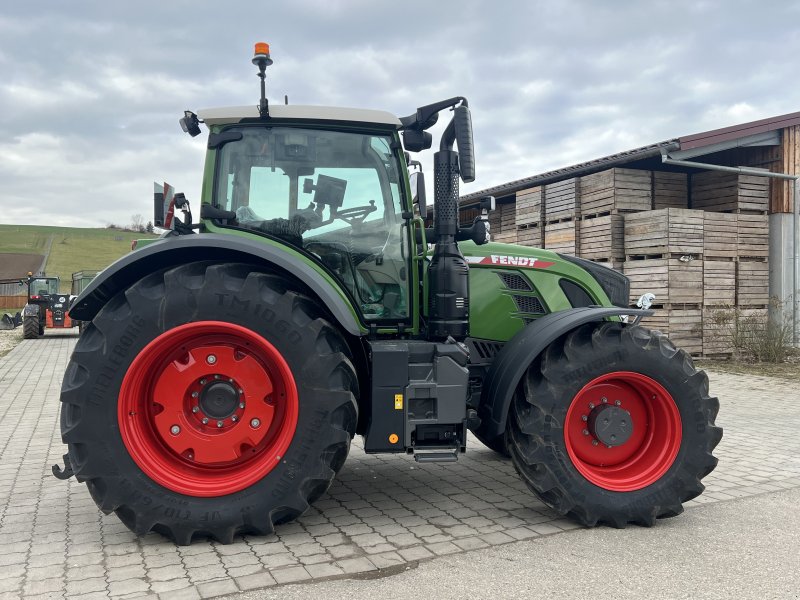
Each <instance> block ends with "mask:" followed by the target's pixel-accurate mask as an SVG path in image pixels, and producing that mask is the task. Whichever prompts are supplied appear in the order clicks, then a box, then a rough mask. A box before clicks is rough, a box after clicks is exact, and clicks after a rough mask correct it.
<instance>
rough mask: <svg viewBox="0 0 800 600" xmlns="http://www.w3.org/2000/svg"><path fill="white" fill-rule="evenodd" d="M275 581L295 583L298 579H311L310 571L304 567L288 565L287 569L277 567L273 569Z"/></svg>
mask: <svg viewBox="0 0 800 600" xmlns="http://www.w3.org/2000/svg"><path fill="white" fill-rule="evenodd" d="M271 574H272V576H273V577H274V578H275V581H276V582H277V583H279V584H283V583H295V582H297V581H305V580H306V579H311V575H309V573H308V571H306V570H305V568H303V567H286V568H285V569H275V570H273V571H271Z"/></svg>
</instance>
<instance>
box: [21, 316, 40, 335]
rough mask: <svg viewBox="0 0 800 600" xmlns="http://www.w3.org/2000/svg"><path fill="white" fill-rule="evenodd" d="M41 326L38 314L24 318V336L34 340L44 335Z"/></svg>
mask: <svg viewBox="0 0 800 600" xmlns="http://www.w3.org/2000/svg"><path fill="white" fill-rule="evenodd" d="M40 332H41V328H40V326H39V317H38V316H37V315H33V316H30V317H24V318H23V319H22V337H23V338H24V339H26V340H34V339H36V338H38V337H39V336H41V335H42V333H40Z"/></svg>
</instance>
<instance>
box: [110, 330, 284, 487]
mask: <svg viewBox="0 0 800 600" xmlns="http://www.w3.org/2000/svg"><path fill="white" fill-rule="evenodd" d="M298 412H299V408H298V401H297V387H296V385H295V381H294V377H293V376H292V372H291V370H290V369H289V365H288V364H287V363H286V361H285V360H284V358H283V356H282V355H281V353H280V352H278V350H277V349H276V348H275V347H274V346H273V345H272V344H270V343H269V342H268V341H267V340H265V339H264V338H263V337H261V336H260V335H258V334H256V333H254V332H252V331H250V330H249V329H246V328H244V327H240V326H238V325H234V324H232V323H224V322H220V321H199V322H196V323H188V324H186V325H181V326H179V327H175V328H174V329H170V330H169V331H167V332H165V333H163V334H161V335H160V336H158V337H157V338H155V339H154V340H153V341H152V342H150V343H149V344H148V345H147V346H145V348H144V349H143V350H142V351H141V352H140V353H139V355H138V356H137V357H136V358H135V359H134V361H133V363H132V364H131V366H130V368H129V369H128V372H127V374H126V375H125V378H124V379H123V381H122V386H121V388H120V395H119V403H118V415H117V416H118V421H119V428H120V433H121V435H122V441H123V442H124V444H125V447H126V448H127V450H128V452H129V454H130V456H131V458H133V460H134V461H135V462H136V464H137V465H138V466H139V468H140V469H142V471H144V472H145V473H146V474H147V476H148V477H150V478H151V479H153V480H154V481H156V482H157V483H159V484H161V485H163V486H164V487H166V488H169V489H170V490H173V491H175V492H178V493H181V494H186V495H188V496H201V497H210V496H220V495H225V494H232V493H234V492H238V491H240V490H243V489H245V488H247V487H249V486H251V485H253V484H254V483H256V482H257V481H259V480H260V479H261V478H263V477H264V476H265V475H266V474H267V473H269V472H270V471H271V470H272V469H273V468H274V467H275V466H276V465H277V464H278V462H279V461H280V460H281V458H282V457H283V456H284V454H285V453H286V449H287V448H288V447H289V444H290V443H291V441H292V437H293V436H294V432H295V428H296V426H297V416H298Z"/></svg>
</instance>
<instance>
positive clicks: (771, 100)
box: [0, 0, 800, 226]
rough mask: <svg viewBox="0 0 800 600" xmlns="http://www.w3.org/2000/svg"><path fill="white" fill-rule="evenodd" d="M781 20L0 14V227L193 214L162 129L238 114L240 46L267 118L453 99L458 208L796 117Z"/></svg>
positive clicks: (651, 8) (351, 0) (242, 77)
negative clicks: (180, 194)
mask: <svg viewBox="0 0 800 600" xmlns="http://www.w3.org/2000/svg"><path fill="white" fill-rule="evenodd" d="M798 16H800V9H798V4H797V3H773V4H771V5H769V7H765V6H764V5H763V4H760V3H757V2H750V1H745V0H732V1H729V2H722V1H721V0H719V1H715V2H711V1H707V2H692V1H689V0H685V1H679V0H675V1H656V2H636V1H634V0H621V1H617V2H613V3H598V2H591V1H590V0H583V1H578V0H567V1H562V2H552V1H542V0H533V1H531V2H525V3H522V2H489V1H479V0H466V1H461V2H455V1H443V2H430V1H426V2H423V1H419V0H409V1H407V2H404V3H403V4H401V5H397V4H388V3H377V2H372V1H367V0H335V1H331V0H302V1H297V2H293V3H291V4H289V3H274V2H273V3H252V2H248V1H246V0H231V1H229V2H226V3H225V7H224V10H223V9H222V8H221V5H220V4H219V3H214V2H202V1H201V2H197V1H192V2H189V1H188V0H180V1H176V2H154V1H152V0H143V1H141V2H137V3H127V4H119V3H110V2H104V1H101V0H75V1H72V2H69V3H48V5H47V7H46V8H43V7H42V6H41V5H40V4H39V5H37V4H31V3H11V4H10V5H9V6H8V7H6V10H5V11H4V14H3V15H2V16H0V66H1V67H2V71H3V77H2V79H0V181H2V187H0V209H2V215H3V217H2V218H3V220H4V221H7V222H14V223H34V222H45V223H57V224H71V225H86V226H96V225H103V224H105V223H106V222H109V221H114V222H126V221H127V220H129V219H130V215H131V214H135V213H142V214H144V215H149V214H150V205H151V199H150V194H151V182H152V181H153V180H164V179H166V180H167V181H169V182H170V183H172V184H174V185H175V186H176V187H177V188H178V189H179V190H182V191H184V192H186V193H187V195H188V196H189V198H190V199H192V200H195V201H197V200H198V199H199V194H200V185H201V177H202V164H203V153H204V143H203V140H202V138H197V139H194V140H192V139H190V138H189V137H188V136H185V135H184V134H183V133H182V132H181V131H180V129H179V127H178V125H177V119H178V117H180V116H181V114H182V111H183V110H184V109H187V108H192V109H199V108H204V107H209V106H226V105H241V104H248V103H250V104H255V103H256V101H257V97H258V80H257V78H256V76H255V69H254V68H253V66H252V65H251V64H250V61H249V57H250V53H251V51H252V43H253V42H255V41H259V40H264V41H268V42H270V43H271V46H272V54H273V58H274V59H275V65H274V66H273V67H271V68H270V69H269V71H268V91H269V94H270V98H271V101H272V102H273V103H274V102H281V101H282V100H283V96H284V94H288V96H289V100H290V102H292V103H293V104H328V105H342V106H356V107H365V108H378V109H384V110H388V111H390V112H393V113H395V114H398V115H406V114H410V113H411V112H413V111H414V110H415V108H416V107H417V106H419V105H422V104H426V103H430V102H433V101H436V100H439V99H442V98H447V97H452V96H455V95H463V96H466V97H467V98H469V101H470V106H471V107H472V111H473V124H474V131H475V142H476V154H477V173H478V178H477V180H476V182H475V183H473V184H469V185H467V186H463V188H462V191H463V192H470V191H477V190H479V189H482V188H486V187H490V186H493V185H497V184H500V183H503V182H505V181H509V180H512V179H518V178H522V177H527V176H530V175H533V174H535V173H538V172H541V171H544V170H548V169H552V168H557V167H561V166H566V165H568V164H572V163H575V162H579V161H583V160H589V159H592V158H596V157H599V156H603V155H606V154H610V153H613V152H617V151H621V150H625V149H628V148H631V147H635V146H638V145H643V144H647V143H651V142H656V141H661V140H664V139H669V138H672V137H676V136H679V135H684V134H688V133H695V132H698V131H704V130H707V129H711V128H715V127H722V126H727V125H733V124H736V123H739V122H743V121H747V120H751V119H757V118H763V117H768V116H772V115H778V114H783V113H788V112H794V111H796V110H798V109H800V89H798V88H797V86H793V85H792V83H791V82H792V79H791V78H792V76H793V73H794V71H795V65H794V58H793V57H794V56H796V55H797V54H798V50H800V34H798V31H797V29H796V28H795V27H794V25H793V24H794V23H796V22H797V18H798ZM442 127H443V124H440V125H438V126H437V128H436V129H435V130H434V133H436V132H441V129H442ZM423 163H424V164H425V165H426V167H425V168H426V170H428V171H430V170H431V167H430V156H427V157H425V158H424V160H423ZM428 179H429V181H432V178H431V177H429V178H428Z"/></svg>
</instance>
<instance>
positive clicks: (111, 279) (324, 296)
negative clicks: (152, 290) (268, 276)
mask: <svg viewBox="0 0 800 600" xmlns="http://www.w3.org/2000/svg"><path fill="white" fill-rule="evenodd" d="M205 260H213V261H220V262H256V263H260V264H263V265H265V266H270V267H272V268H278V269H279V270H281V271H284V272H286V273H287V274H288V275H290V276H291V277H294V278H296V279H298V280H299V281H301V282H302V283H303V284H304V285H306V286H307V287H308V288H309V289H310V290H311V292H312V293H313V294H315V295H316V296H317V297H318V298H319V300H320V303H321V305H322V306H324V307H325V308H327V310H328V311H329V312H330V313H331V315H332V316H333V318H334V319H335V320H336V321H337V323H338V324H339V325H340V326H341V327H342V328H343V329H344V330H345V331H347V332H348V333H350V334H352V335H356V336H360V335H364V334H365V333H366V331H367V329H366V326H364V325H363V324H361V323H359V320H358V318H357V316H356V312H355V310H354V309H353V306H352V304H350V302H349V301H348V300H347V296H346V295H345V293H344V292H343V291H342V290H341V288H339V287H338V286H337V285H336V284H335V283H332V282H331V278H330V277H327V276H326V275H325V273H324V272H322V270H321V267H316V266H312V263H311V261H310V260H307V259H305V258H304V257H302V256H301V255H299V254H296V253H292V252H289V251H287V250H285V249H283V248H281V247H280V246H273V245H270V244H266V243H258V242H254V241H252V240H249V239H247V238H243V237H239V236H233V235H220V234H214V233H204V234H202V235H186V236H174V237H167V238H164V239H161V240H158V241H156V242H153V243H152V244H148V245H147V246H145V247H144V248H142V249H140V250H136V251H135V252H131V253H130V254H126V255H125V256H123V257H122V258H120V259H119V260H117V261H116V262H114V263H113V264H112V265H111V266H109V267H108V268H107V269H106V270H104V271H102V272H101V273H100V274H98V275H97V277H95V278H94V279H93V280H92V281H91V283H90V284H89V285H88V286H87V287H86V289H85V290H84V291H83V292H81V294H80V296H78V298H77V299H76V300H75V302H74V304H73V306H72V308H71V309H70V311H69V316H70V317H71V318H72V319H75V320H78V321H91V320H92V319H93V318H94V316H95V315H96V314H97V313H98V312H100V309H101V308H102V307H103V305H105V304H106V302H108V301H109V300H110V299H111V298H113V297H114V296H115V295H116V294H118V293H119V292H120V291H122V290H124V289H126V288H128V287H130V286H131V285H132V284H133V283H134V282H136V281H138V280H139V279H141V278H143V277H145V276H146V275H149V274H150V273H153V272H155V271H158V270H160V269H163V268H166V267H170V266H177V265H181V264H186V263H190V262H197V261H205Z"/></svg>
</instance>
